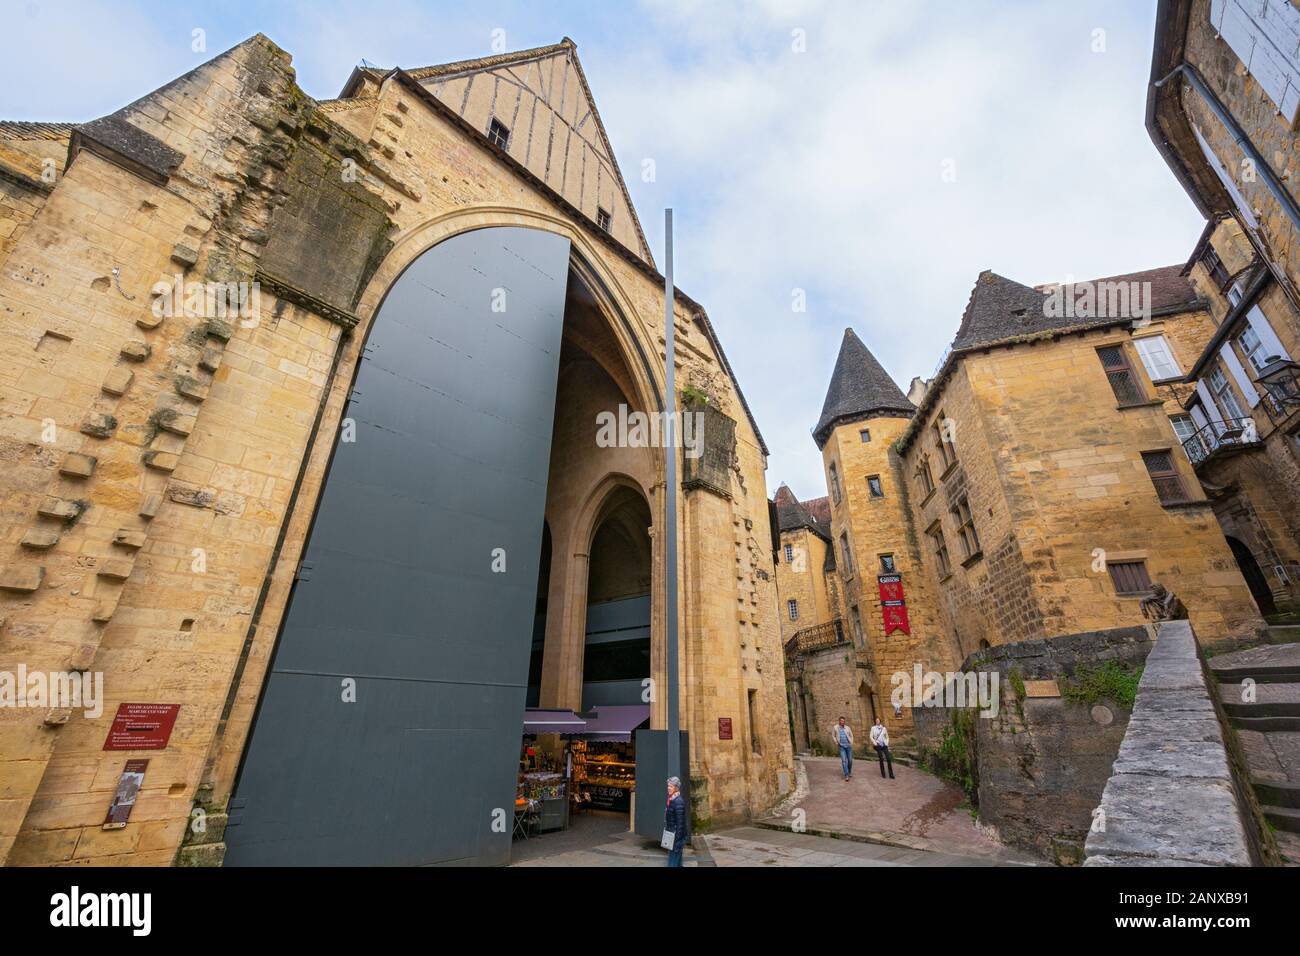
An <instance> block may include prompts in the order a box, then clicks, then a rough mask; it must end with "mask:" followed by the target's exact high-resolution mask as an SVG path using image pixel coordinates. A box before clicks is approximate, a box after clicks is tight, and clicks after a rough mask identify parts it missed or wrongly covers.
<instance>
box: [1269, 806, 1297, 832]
mask: <svg viewBox="0 0 1300 956" xmlns="http://www.w3.org/2000/svg"><path fill="white" fill-rule="evenodd" d="M1260 809H1262V810H1263V811H1264V818H1265V819H1266V820H1268V822H1269V823H1271V824H1273V826H1275V827H1277V828H1278V829H1279V830H1286V831H1287V832H1288V833H1300V810H1297V809H1295V808H1293V807H1270V806H1264V807H1261V808H1260Z"/></svg>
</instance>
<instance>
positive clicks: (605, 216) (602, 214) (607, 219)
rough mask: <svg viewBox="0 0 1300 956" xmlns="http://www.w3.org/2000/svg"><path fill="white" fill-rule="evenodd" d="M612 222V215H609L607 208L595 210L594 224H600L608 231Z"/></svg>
mask: <svg viewBox="0 0 1300 956" xmlns="http://www.w3.org/2000/svg"><path fill="white" fill-rule="evenodd" d="M613 223H614V220H613V217H612V216H610V214H609V210H608V209H597V210H596V225H598V226H600V228H601V229H604V230H605V231H606V232H609V231H610V226H612V225H613Z"/></svg>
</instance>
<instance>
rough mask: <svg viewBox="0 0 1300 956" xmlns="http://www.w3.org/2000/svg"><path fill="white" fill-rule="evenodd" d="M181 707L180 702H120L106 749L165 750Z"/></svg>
mask: <svg viewBox="0 0 1300 956" xmlns="http://www.w3.org/2000/svg"><path fill="white" fill-rule="evenodd" d="M180 709H181V705H180V704H118V705H117V714H116V715H114V717H113V726H111V727H109V728H108V738H107V739H106V740H105V741H104V749H105V750H162V749H163V748H164V747H166V746H167V741H168V740H170V739H171V736H172V727H173V726H175V724H176V714H177V713H178V712H179V711H180Z"/></svg>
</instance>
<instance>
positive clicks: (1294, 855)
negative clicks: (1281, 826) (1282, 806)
mask: <svg viewBox="0 0 1300 956" xmlns="http://www.w3.org/2000/svg"><path fill="white" fill-rule="evenodd" d="M1273 839H1274V841H1275V842H1276V843H1277V850H1278V853H1280V854H1281V855H1282V865H1283V866H1300V833H1288V832H1287V831H1286V830H1275V831H1274V832H1273Z"/></svg>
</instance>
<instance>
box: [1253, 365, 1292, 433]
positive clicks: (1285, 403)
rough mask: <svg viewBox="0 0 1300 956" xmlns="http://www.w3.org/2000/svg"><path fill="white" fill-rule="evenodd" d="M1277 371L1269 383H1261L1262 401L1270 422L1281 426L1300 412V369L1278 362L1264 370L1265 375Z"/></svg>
mask: <svg viewBox="0 0 1300 956" xmlns="http://www.w3.org/2000/svg"><path fill="white" fill-rule="evenodd" d="M1272 369H1277V371H1276V372H1273V374H1271V375H1270V376H1269V381H1267V382H1262V381H1261V382H1260V385H1261V388H1260V396H1259V397H1260V399H1261V403H1262V404H1263V406H1264V411H1265V412H1267V413H1268V420H1269V421H1270V422H1272V423H1273V424H1274V425H1281V424H1282V423H1283V422H1284V421H1286V419H1288V418H1290V417H1291V416H1292V415H1294V414H1295V413H1296V412H1300V367H1297V366H1295V365H1294V363H1291V362H1277V363H1275V364H1274V365H1272V366H1269V368H1266V369H1264V374H1267V373H1269V372H1270V371H1271V370H1272Z"/></svg>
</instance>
